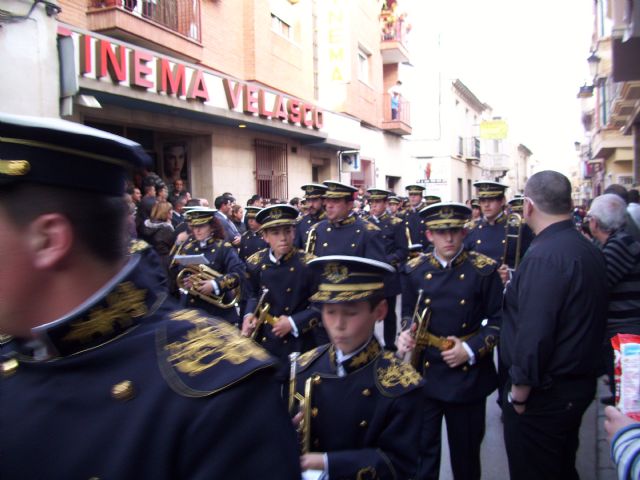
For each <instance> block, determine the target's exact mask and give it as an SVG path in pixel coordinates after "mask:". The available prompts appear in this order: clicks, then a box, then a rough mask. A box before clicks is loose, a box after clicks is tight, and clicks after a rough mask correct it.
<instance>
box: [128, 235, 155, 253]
mask: <svg viewBox="0 0 640 480" xmlns="http://www.w3.org/2000/svg"><path fill="white" fill-rule="evenodd" d="M148 248H151V245H149V244H148V243H147V242H145V241H144V240H138V239H135V240H131V241H130V242H129V255H133V254H134V253H138V252H142V251H144V250H146V249H148Z"/></svg>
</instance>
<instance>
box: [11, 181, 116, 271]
mask: <svg viewBox="0 0 640 480" xmlns="http://www.w3.org/2000/svg"><path fill="white" fill-rule="evenodd" d="M0 204H2V206H3V207H4V209H5V210H6V212H7V215H8V216H9V218H10V219H11V220H12V221H13V222H14V223H15V224H16V225H18V226H20V227H24V226H26V225H28V224H29V223H30V222H32V221H33V220H35V219H36V218H38V217H39V216H40V215H44V214H47V213H59V214H61V215H64V216H65V217H66V218H67V219H68V220H69V222H70V223H71V225H72V228H73V233H74V236H75V237H76V238H77V240H79V243H80V244H81V245H83V246H84V247H85V248H86V249H87V251H89V252H90V253H91V254H92V255H93V256H95V257H96V258H98V259H99V260H101V261H104V262H110V263H111V262H117V261H119V260H121V259H122V258H123V257H124V256H125V255H126V253H127V245H128V240H129V239H128V235H127V229H126V222H127V215H128V206H127V203H126V201H125V200H124V198H123V197H113V196H110V195H104V194H100V193H95V192H89V191H83V190H69V189H65V188H59V187H53V186H48V185H46V186H45V185H35V184H28V183H23V184H17V185H13V186H8V187H7V186H4V187H2V190H1V191H0Z"/></svg>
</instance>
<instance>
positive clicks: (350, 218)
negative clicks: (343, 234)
mask: <svg viewBox="0 0 640 480" xmlns="http://www.w3.org/2000/svg"><path fill="white" fill-rule="evenodd" d="M356 218H358V217H357V216H356V214H355V213H354V212H351V213H349V216H348V217H347V218H343V219H342V220H338V221H337V222H335V223H334V224H333V226H334V227H343V226H345V225H351V224H352V223H355V221H356Z"/></svg>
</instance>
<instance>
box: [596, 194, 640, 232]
mask: <svg viewBox="0 0 640 480" xmlns="http://www.w3.org/2000/svg"><path fill="white" fill-rule="evenodd" d="M604 193H614V194H616V195H618V196H619V197H620V198H621V199H622V200H624V203H625V205H628V204H629V192H628V191H627V189H626V188H625V187H623V186H622V185H618V184H617V183H614V184H613V185H609V186H608V187H607V188H606V189H605V191H604ZM634 197H635V194H634ZM632 213H633V215H632ZM624 230H625V232H627V233H628V234H629V235H631V236H632V237H633V238H634V240H636V241H639V242H640V212H638V211H637V207H632V208H631V209H627V214H626V216H625V225H624Z"/></svg>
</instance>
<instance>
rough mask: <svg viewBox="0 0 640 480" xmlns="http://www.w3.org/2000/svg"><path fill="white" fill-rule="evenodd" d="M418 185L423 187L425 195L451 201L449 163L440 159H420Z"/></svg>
mask: <svg viewBox="0 0 640 480" xmlns="http://www.w3.org/2000/svg"><path fill="white" fill-rule="evenodd" d="M417 164H418V174H417V179H416V183H417V184H418V185H423V186H424V187H425V188H426V190H425V191H424V195H437V196H439V197H440V198H442V200H443V201H448V200H450V198H449V195H450V192H449V171H448V165H449V163H448V161H446V159H440V158H425V159H418V162H417Z"/></svg>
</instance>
